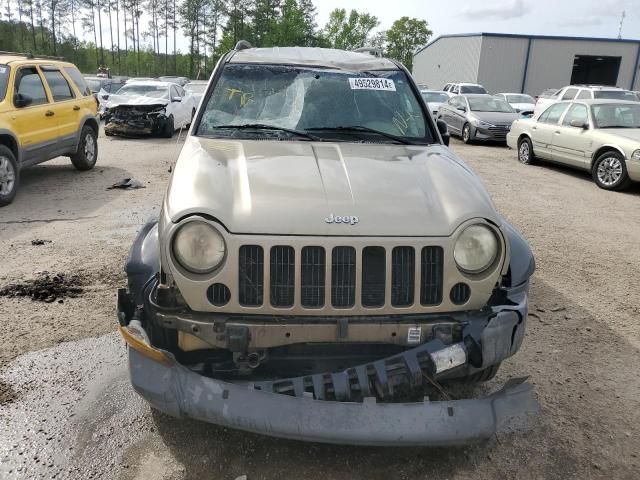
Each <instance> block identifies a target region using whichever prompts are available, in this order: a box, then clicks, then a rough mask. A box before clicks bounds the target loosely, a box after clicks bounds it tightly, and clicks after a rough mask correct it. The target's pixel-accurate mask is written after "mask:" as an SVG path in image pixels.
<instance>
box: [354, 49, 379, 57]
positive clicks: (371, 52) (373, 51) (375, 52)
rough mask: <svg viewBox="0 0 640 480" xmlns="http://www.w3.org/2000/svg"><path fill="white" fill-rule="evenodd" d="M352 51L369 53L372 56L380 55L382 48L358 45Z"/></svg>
mask: <svg viewBox="0 0 640 480" xmlns="http://www.w3.org/2000/svg"><path fill="white" fill-rule="evenodd" d="M354 52H358V53H369V54H371V55H373V56H374V57H382V56H383V55H382V49H381V48H379V47H360V48H356V49H355V50H354Z"/></svg>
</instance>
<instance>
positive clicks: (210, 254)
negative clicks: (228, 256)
mask: <svg viewBox="0 0 640 480" xmlns="http://www.w3.org/2000/svg"><path fill="white" fill-rule="evenodd" d="M226 248H227V247H226V245H225V243H224V238H222V235H220V232H218V231H217V230H216V229H215V228H213V227H212V226H211V225H209V224H208V223H205V222H201V221H193V222H189V223H186V224H184V225H183V226H182V227H180V229H179V230H178V231H177V232H176V233H175V235H174V237H173V254H174V256H175V258H176V260H177V261H178V263H180V265H182V266H183V267H184V268H186V269H187V270H189V271H190V272H193V273H209V272H211V271H213V270H214V269H215V268H216V267H217V266H218V265H220V263H221V262H222V260H223V259H224V255H225V252H226Z"/></svg>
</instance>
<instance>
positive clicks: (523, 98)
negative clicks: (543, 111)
mask: <svg viewBox="0 0 640 480" xmlns="http://www.w3.org/2000/svg"><path fill="white" fill-rule="evenodd" d="M507 102H509V103H535V101H534V100H533V98H531V97H530V96H529V95H507Z"/></svg>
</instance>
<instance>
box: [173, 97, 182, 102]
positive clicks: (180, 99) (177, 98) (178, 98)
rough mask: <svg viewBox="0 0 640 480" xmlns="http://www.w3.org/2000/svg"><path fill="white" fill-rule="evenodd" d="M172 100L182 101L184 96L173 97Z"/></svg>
mask: <svg viewBox="0 0 640 480" xmlns="http://www.w3.org/2000/svg"><path fill="white" fill-rule="evenodd" d="M171 101H172V102H181V101H182V98H180V97H172V98H171Z"/></svg>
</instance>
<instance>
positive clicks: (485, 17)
mask: <svg viewBox="0 0 640 480" xmlns="http://www.w3.org/2000/svg"><path fill="white" fill-rule="evenodd" d="M313 1H314V4H315V5H316V9H317V14H318V16H317V21H318V25H319V26H320V27H322V26H324V25H325V24H326V22H327V20H328V19H329V14H330V13H331V11H332V10H333V9H335V8H346V9H347V10H350V9H355V10H358V11H361V12H368V13H370V14H372V15H375V16H376V17H378V19H379V20H380V26H379V27H378V30H384V29H387V28H389V27H390V26H391V24H392V23H393V22H394V21H395V20H397V19H398V18H400V17H403V16H408V17H415V18H419V19H423V20H426V21H427V22H428V23H429V28H430V29H431V30H432V31H433V37H432V39H435V38H436V37H437V36H439V35H444V34H451V33H473V32H491V33H519V34H532V35H568V36H580V37H608V38H616V37H617V36H618V30H619V26H620V18H621V15H622V12H623V11H625V13H626V16H625V19H624V23H623V27H622V37H623V38H631V39H640V0H481V1H478V0H455V1H448V2H446V1H443V0H349V1H345V0H313ZM443 5H444V6H443ZM145 23H146V22H145ZM103 35H104V38H105V39H106V38H107V37H108V35H109V31H108V30H105V29H104V26H103ZM107 41H108V40H107ZM178 49H179V50H181V51H182V52H185V51H187V49H188V42H187V40H186V39H185V38H184V37H182V38H180V37H179V40H178Z"/></svg>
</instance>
